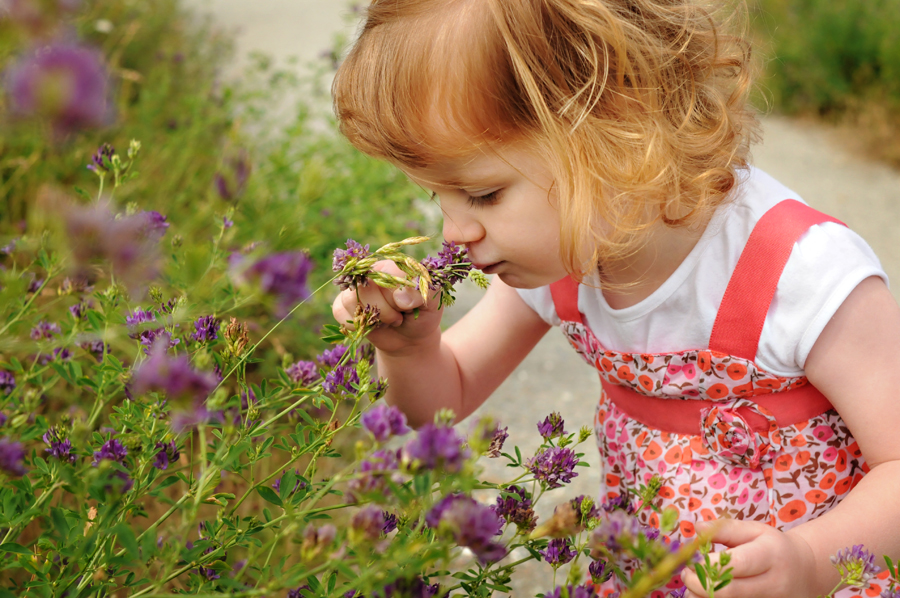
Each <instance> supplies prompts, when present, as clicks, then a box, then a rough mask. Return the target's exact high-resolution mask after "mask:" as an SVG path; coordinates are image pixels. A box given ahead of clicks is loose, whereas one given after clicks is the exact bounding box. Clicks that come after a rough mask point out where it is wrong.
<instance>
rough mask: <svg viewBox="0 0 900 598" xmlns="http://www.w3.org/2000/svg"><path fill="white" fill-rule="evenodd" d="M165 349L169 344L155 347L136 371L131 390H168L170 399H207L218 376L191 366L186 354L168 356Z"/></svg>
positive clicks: (134, 391)
mask: <svg viewBox="0 0 900 598" xmlns="http://www.w3.org/2000/svg"><path fill="white" fill-rule="evenodd" d="M166 349H167V347H166V343H156V344H155V345H154V346H153V348H152V350H151V351H150V357H149V358H148V359H147V360H145V361H144V362H143V363H141V364H140V365H139V366H138V367H137V369H136V370H135V373H134V376H133V378H132V379H131V390H132V392H133V393H135V394H139V395H140V394H144V393H145V392H148V391H151V390H155V391H162V392H165V393H166V395H167V396H168V397H169V398H176V397H181V396H187V397H191V398H194V399H197V400H202V399H205V398H206V397H207V396H208V395H209V393H210V392H212V390H213V389H214V388H215V387H216V386H217V381H216V378H215V376H214V375H213V374H211V373H209V372H198V371H196V370H194V369H193V368H191V365H190V361H189V360H188V357H187V356H186V355H181V356H179V357H169V355H168V354H167V353H166Z"/></svg>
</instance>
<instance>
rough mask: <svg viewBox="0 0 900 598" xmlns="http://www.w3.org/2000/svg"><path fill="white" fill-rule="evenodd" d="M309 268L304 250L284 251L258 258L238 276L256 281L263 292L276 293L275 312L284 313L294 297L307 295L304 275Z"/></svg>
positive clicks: (287, 310) (279, 314)
mask: <svg viewBox="0 0 900 598" xmlns="http://www.w3.org/2000/svg"><path fill="white" fill-rule="evenodd" d="M240 261H241V259H240V257H238V262H240ZM312 268H313V263H312V260H310V259H309V255H308V254H307V253H306V252H304V251H285V252H282V253H274V254H272V255H269V256H267V257H264V258H262V259H260V260H258V261H257V262H255V263H254V264H253V265H251V266H250V267H248V268H247V269H246V270H244V271H243V273H242V276H243V277H244V278H246V279H248V280H254V281H257V282H258V284H259V287H260V289H262V291H263V292H264V293H267V294H269V295H272V296H274V297H276V298H277V300H278V303H277V309H276V313H277V314H278V316H279V317H284V316H286V315H287V313H288V312H289V311H290V310H291V309H292V308H293V307H294V305H295V304H296V303H297V302H298V301H302V300H304V299H307V298H309V296H310V292H309V287H308V286H307V277H308V276H309V273H310V271H311V270H312Z"/></svg>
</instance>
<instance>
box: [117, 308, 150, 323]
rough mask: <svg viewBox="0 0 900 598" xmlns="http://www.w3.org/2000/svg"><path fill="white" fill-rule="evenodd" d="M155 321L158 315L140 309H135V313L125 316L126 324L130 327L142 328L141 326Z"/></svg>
mask: <svg viewBox="0 0 900 598" xmlns="http://www.w3.org/2000/svg"><path fill="white" fill-rule="evenodd" d="M155 321H156V315H155V314H154V313H153V312H152V311H149V310H143V309H141V308H140V307H135V308H134V312H132V313H131V314H129V315H127V316H125V323H126V324H127V325H128V326H140V325H141V324H146V323H147V322H155Z"/></svg>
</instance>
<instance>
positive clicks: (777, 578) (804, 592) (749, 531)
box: [681, 519, 816, 598]
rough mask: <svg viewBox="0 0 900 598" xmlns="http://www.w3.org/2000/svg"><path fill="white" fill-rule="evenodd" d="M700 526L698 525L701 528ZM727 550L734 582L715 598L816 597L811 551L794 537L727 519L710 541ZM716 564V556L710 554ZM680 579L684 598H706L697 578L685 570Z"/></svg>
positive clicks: (755, 523) (813, 562)
mask: <svg viewBox="0 0 900 598" xmlns="http://www.w3.org/2000/svg"><path fill="white" fill-rule="evenodd" d="M701 526H702V524H700V525H698V527H701ZM712 541H713V542H714V543H717V544H724V545H725V546H728V553H729V554H730V555H731V562H730V563H729V565H728V566H730V567H732V575H733V580H732V581H731V583H730V584H728V585H727V586H725V588H723V589H721V590H718V591H716V592H715V598H758V597H760V596H765V598H807V597H811V596H814V595H815V592H814V590H813V587H814V585H815V583H814V582H815V576H816V566H815V555H814V554H813V550H812V548H810V546H809V544H808V543H807V542H806V540H804V539H803V538H802V537H800V536H799V535H796V534H791V533H786V532H780V531H778V530H776V529H775V528H774V527H771V526H769V525H766V524H764V523H760V522H757V521H738V520H734V519H726V520H721V521H719V522H718V530H717V531H716V533H715V535H714V536H713V537H712ZM709 556H710V558H711V559H712V560H713V562H715V561H716V560H717V559H718V553H711V554H710V555H709ZM681 579H682V580H683V581H684V584H685V585H686V586H687V590H688V591H687V593H686V594H685V597H686V598H687V597H690V598H706V597H707V596H708V595H709V594H708V593H707V592H706V591H704V590H703V586H702V585H700V580H699V579H698V578H697V574H696V573H694V571H693V570H692V569H685V570H684V571H683V572H682V574H681Z"/></svg>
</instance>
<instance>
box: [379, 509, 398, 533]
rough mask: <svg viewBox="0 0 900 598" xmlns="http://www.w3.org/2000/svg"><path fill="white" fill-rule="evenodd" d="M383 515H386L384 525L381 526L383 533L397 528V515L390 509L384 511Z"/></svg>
mask: <svg viewBox="0 0 900 598" xmlns="http://www.w3.org/2000/svg"><path fill="white" fill-rule="evenodd" d="M381 515H382V517H384V526H383V527H382V528H381V533H383V534H389V533H391V532H392V531H394V530H395V529H397V516H396V515H395V514H393V513H391V512H390V511H382V512H381Z"/></svg>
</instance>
